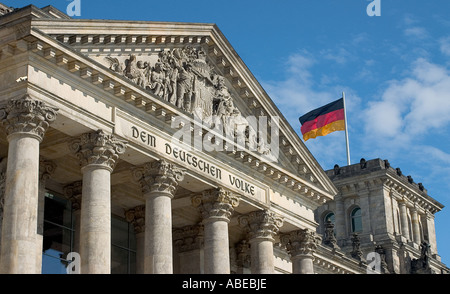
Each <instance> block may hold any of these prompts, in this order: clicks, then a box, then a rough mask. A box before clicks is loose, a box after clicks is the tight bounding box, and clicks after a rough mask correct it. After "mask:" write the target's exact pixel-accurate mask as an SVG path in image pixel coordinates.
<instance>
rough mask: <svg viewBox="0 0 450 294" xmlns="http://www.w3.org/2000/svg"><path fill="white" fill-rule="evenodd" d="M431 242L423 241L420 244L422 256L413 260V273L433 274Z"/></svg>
mask: <svg viewBox="0 0 450 294" xmlns="http://www.w3.org/2000/svg"><path fill="white" fill-rule="evenodd" d="M430 255H431V254H430V244H428V242H425V241H424V242H422V243H421V244H420V257H419V258H418V259H416V258H415V259H413V260H411V273H412V274H431V267H430Z"/></svg>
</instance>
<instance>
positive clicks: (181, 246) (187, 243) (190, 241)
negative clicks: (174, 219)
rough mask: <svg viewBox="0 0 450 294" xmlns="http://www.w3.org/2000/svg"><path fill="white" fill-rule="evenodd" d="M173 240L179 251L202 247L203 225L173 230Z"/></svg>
mask: <svg viewBox="0 0 450 294" xmlns="http://www.w3.org/2000/svg"><path fill="white" fill-rule="evenodd" d="M173 240H174V241H173V242H174V244H175V245H176V246H178V250H179V252H186V251H191V250H194V249H201V248H202V247H203V241H204V236H203V226H202V225H201V224H198V225H193V226H186V227H183V228H180V229H175V230H173Z"/></svg>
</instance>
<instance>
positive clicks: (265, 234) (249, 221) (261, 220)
mask: <svg viewBox="0 0 450 294" xmlns="http://www.w3.org/2000/svg"><path fill="white" fill-rule="evenodd" d="M239 224H240V226H241V227H243V228H244V229H245V230H246V231H247V233H248V239H249V240H252V239H254V238H267V239H270V240H272V241H273V236H274V235H276V234H277V233H278V231H279V229H280V228H281V226H282V225H283V219H282V218H281V217H279V216H277V215H276V214H275V213H273V212H271V211H267V210H263V211H253V212H250V213H249V214H247V215H244V216H241V217H239Z"/></svg>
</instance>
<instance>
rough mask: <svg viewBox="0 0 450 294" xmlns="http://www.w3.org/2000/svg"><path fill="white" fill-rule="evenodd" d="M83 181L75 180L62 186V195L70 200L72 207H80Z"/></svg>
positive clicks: (75, 208) (76, 208)
mask: <svg viewBox="0 0 450 294" xmlns="http://www.w3.org/2000/svg"><path fill="white" fill-rule="evenodd" d="M82 191H83V182H82V181H77V182H74V183H72V184H70V185H67V186H65V187H64V195H65V196H66V197H67V199H69V200H70V202H72V209H73V210H79V209H81V197H82Z"/></svg>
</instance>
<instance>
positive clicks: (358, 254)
mask: <svg viewBox="0 0 450 294" xmlns="http://www.w3.org/2000/svg"><path fill="white" fill-rule="evenodd" d="M351 241H352V247H353V250H352V252H351V253H350V254H351V256H352V257H353V258H355V259H357V260H359V261H360V262H364V258H363V252H362V251H361V248H360V246H361V240H360V237H359V235H358V233H353V236H352V239H351Z"/></svg>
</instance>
